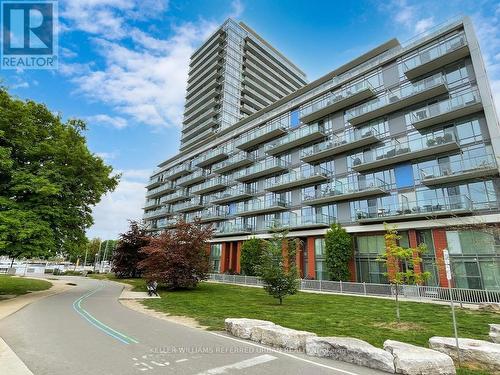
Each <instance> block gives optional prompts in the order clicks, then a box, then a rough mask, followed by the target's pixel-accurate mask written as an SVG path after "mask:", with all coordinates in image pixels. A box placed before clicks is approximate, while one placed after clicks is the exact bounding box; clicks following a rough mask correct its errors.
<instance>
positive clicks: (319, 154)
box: [300, 128, 380, 163]
mask: <svg viewBox="0 0 500 375" xmlns="http://www.w3.org/2000/svg"><path fill="white" fill-rule="evenodd" d="M377 142H380V137H379V135H378V133H377V131H376V130H375V129H373V128H369V129H355V130H354V131H352V132H349V133H344V134H340V135H334V136H333V139H329V140H327V141H324V142H321V143H318V144H315V145H313V146H310V147H307V148H305V149H303V150H302V151H301V153H300V158H301V160H302V161H303V162H305V163H315V162H320V161H322V160H324V159H326V158H329V157H332V156H335V155H338V154H342V153H344V152H348V151H351V150H355V149H357V148H360V147H364V146H368V145H370V144H373V143H377Z"/></svg>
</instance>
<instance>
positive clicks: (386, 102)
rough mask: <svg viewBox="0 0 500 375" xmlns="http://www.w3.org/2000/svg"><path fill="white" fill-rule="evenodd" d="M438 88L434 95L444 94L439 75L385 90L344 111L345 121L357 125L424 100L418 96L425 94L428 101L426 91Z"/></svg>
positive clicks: (443, 82) (442, 80)
mask: <svg viewBox="0 0 500 375" xmlns="http://www.w3.org/2000/svg"><path fill="white" fill-rule="evenodd" d="M438 87H442V90H441V91H436V92H435V94H436V95H439V94H442V93H445V92H446V90H447V89H446V86H445V80H444V79H443V77H442V75H441V73H438V74H435V75H433V76H431V77H427V78H425V79H423V80H420V81H418V82H416V83H413V84H405V85H403V86H400V87H396V88H394V89H390V90H387V93H385V94H383V95H381V96H378V97H377V98H376V99H373V100H370V101H368V102H366V103H364V104H361V105H359V106H357V107H354V108H352V109H350V110H348V111H346V119H347V120H348V121H349V122H350V123H351V124H352V125H357V124H359V123H362V122H364V121H368V120H371V119H372V118H375V117H377V116H381V115H383V114H385V113H389V112H391V111H394V110H397V109H399V108H402V107H404V106H407V105H410V104H415V103H416V102H418V101H422V100H424V98H423V97H420V95H418V94H421V93H426V97H425V99H430V97H428V95H427V93H428V91H429V90H431V89H433V88H438ZM433 96H434V95H433ZM410 98H412V100H411V102H410V101H409V100H406V99H410ZM413 102H415V103H413Z"/></svg>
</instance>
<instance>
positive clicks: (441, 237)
mask: <svg viewBox="0 0 500 375" xmlns="http://www.w3.org/2000/svg"><path fill="white" fill-rule="evenodd" d="M432 238H433V240H434V253H435V255H436V266H437V270H438V278H439V286H442V287H444V288H447V287H448V279H447V278H446V269H445V266H444V256H443V250H444V249H446V248H447V247H448V242H447V241H446V230H445V229H443V228H435V229H433V230H432Z"/></svg>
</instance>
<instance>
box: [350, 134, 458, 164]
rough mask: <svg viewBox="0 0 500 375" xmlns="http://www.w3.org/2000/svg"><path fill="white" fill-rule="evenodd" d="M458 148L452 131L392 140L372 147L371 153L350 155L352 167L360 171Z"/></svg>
mask: <svg viewBox="0 0 500 375" xmlns="http://www.w3.org/2000/svg"><path fill="white" fill-rule="evenodd" d="M458 148H459V146H458V144H457V142H456V141H455V135H454V134H453V133H445V134H444V135H443V136H436V137H434V136H432V135H427V136H423V137H421V138H417V139H414V140H412V141H407V142H398V141H394V142H392V143H391V144H389V145H386V146H383V147H378V148H375V149H373V150H372V152H371V153H359V154H356V155H354V156H352V168H353V169H354V170H356V171H358V172H361V171H365V170H369V169H374V168H378V167H383V166H386V165H390V164H394V163H399V162H402V161H407V160H412V159H415V158H419V157H424V156H431V155H434V154H436V153H439V152H445V151H451V150H453V149H458Z"/></svg>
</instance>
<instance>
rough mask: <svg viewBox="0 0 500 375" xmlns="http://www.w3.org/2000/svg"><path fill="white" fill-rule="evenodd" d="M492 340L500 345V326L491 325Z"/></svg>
mask: <svg viewBox="0 0 500 375" xmlns="http://www.w3.org/2000/svg"><path fill="white" fill-rule="evenodd" d="M490 340H491V341H493V342H494V343H496V344H500V324H490Z"/></svg>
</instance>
